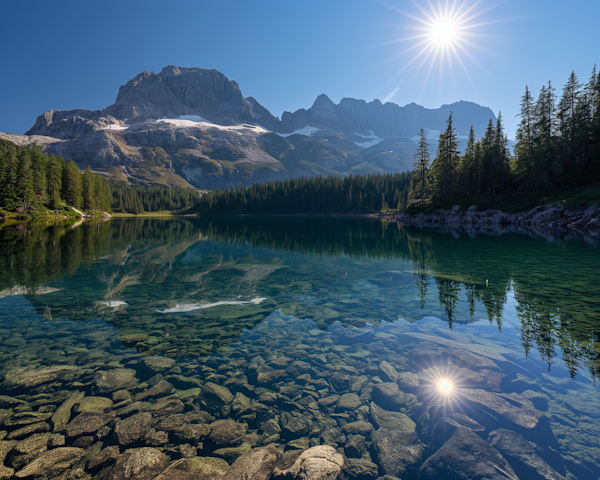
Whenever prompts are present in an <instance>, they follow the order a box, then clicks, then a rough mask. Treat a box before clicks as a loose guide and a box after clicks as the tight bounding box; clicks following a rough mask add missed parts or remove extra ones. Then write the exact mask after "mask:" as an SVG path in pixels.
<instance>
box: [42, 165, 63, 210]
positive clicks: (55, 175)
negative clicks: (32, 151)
mask: <svg viewBox="0 0 600 480" xmlns="http://www.w3.org/2000/svg"><path fill="white" fill-rule="evenodd" d="M61 183H62V165H61V162H60V160H59V159H58V158H57V157H56V155H50V156H49V157H48V163H47V165H46V195H47V197H48V207H49V208H51V209H52V210H58V209H60V203H61V198H60V190H61Z"/></svg>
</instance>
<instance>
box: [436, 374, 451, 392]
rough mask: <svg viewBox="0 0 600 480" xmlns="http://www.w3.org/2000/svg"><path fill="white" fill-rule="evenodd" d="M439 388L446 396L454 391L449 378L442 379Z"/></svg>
mask: <svg viewBox="0 0 600 480" xmlns="http://www.w3.org/2000/svg"><path fill="white" fill-rule="evenodd" d="M438 388H439V389H440V392H442V394H444V395H448V394H449V393H451V392H452V390H453V389H454V387H453V385H452V382H451V381H450V380H449V379H447V378H444V379H442V380H441V381H440V383H438Z"/></svg>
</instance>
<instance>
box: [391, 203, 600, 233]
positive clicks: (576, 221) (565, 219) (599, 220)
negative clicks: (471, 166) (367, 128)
mask: <svg viewBox="0 0 600 480" xmlns="http://www.w3.org/2000/svg"><path fill="white" fill-rule="evenodd" d="M397 220H398V221H399V222H400V223H402V224H404V225H407V226H419V227H422V226H447V227H468V226H471V225H486V226H487V225H489V226H491V227H493V228H494V227H495V228H496V230H497V231H498V232H503V231H514V230H515V227H525V228H527V227H533V228H540V227H541V228H569V229H584V228H585V229H586V230H587V231H590V232H599V231H600V205H598V204H596V205H592V206H590V207H570V208H569V207H557V206H554V205H543V206H540V207H535V208H533V209H531V210H529V211H527V212H519V213H507V212H503V211H502V210H496V209H490V210H479V209H478V208H477V207H475V206H472V207H470V208H468V209H467V210H463V209H461V207H460V206H459V205H455V206H454V207H452V209H451V210H438V211H436V212H433V213H430V214H427V215H425V214H423V213H419V214H416V215H409V214H403V215H401V216H399V217H398V219H397Z"/></svg>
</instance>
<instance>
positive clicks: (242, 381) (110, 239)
mask: <svg viewBox="0 0 600 480" xmlns="http://www.w3.org/2000/svg"><path fill="white" fill-rule="evenodd" d="M599 272H600V240H599V239H598V238H594V237H592V236H590V235H587V234H584V233H578V232H563V231H549V230H547V231H534V230H530V231H502V230H493V229H492V230H490V231H481V230H477V229H475V230H473V229H471V230H461V229H456V230H435V229H418V228H407V227H403V226H402V225H399V224H398V223H396V222H394V221H388V220H379V219H366V218H356V219H349V218H310V217H308V218H307V217H291V218H289V217H288V218H286V217H257V218H251V217H232V218H219V217H214V218H199V219H197V218H124V219H119V218H116V219H111V220H109V221H88V222H85V223H83V224H77V225H71V224H58V225H39V224H20V225H14V226H4V227H1V226H0V379H1V383H0V459H1V458H3V457H5V458H4V467H0V478H11V475H12V474H13V473H14V472H17V473H16V477H15V478H55V477H56V478H65V479H67V478H115V479H116V478H132V479H134V478H140V479H141V478H144V479H145V478H148V479H150V478H154V477H155V476H157V475H159V474H160V473H161V472H162V471H163V470H165V469H167V468H168V470H167V471H166V472H165V473H164V474H163V477H161V478H197V479H204V478H206V479H208V478H211V479H213V478H214V479H218V478H226V479H227V478H241V477H239V476H236V475H238V474H239V471H244V469H246V470H247V469H249V468H250V467H248V465H249V463H248V462H250V460H248V459H249V458H259V460H260V461H258V460H257V461H254V460H253V462H254V463H253V465H254V464H258V463H260V464H261V465H262V467H261V468H263V474H262V475H263V476H259V475H258V474H256V476H253V477H248V478H253V479H254V478H256V479H259V478H265V479H266V478H269V475H270V472H271V471H273V470H274V472H275V473H273V476H272V477H271V478H311V477H302V476H301V475H302V472H309V471H310V468H313V467H311V466H310V465H321V466H323V465H325V467H326V468H327V469H329V470H328V471H330V472H331V473H330V474H329V475H330V476H329V477H327V476H322V477H321V476H314V477H313V478H331V479H334V478H345V477H344V475H347V477H348V478H350V479H377V478H378V477H384V475H388V477H385V478H386V480H389V479H393V478H394V477H395V478H398V479H402V480H406V479H417V478H420V479H430V478H431V479H433V478H436V479H437V478H448V479H451V478H512V479H515V478H521V479H534V478H544V479H550V478H551V479H559V478H569V479H574V478H576V479H596V478H599V477H600V392H599V387H598V386H597V385H596V384H597V382H598V380H600V337H599V332H600V275H599ZM316 447H319V448H316ZM253 452H254V454H255V457H251V455H252V454H253ZM136 455H137V457H136ZM143 455H146V457H147V458H152V459H154V460H153V461H152V462H150V461H146V462H145V463H144V461H142V462H141V464H143V466H141V467H139V468H138V470H135V469H134V470H135V471H133V470H131V468H133V467H131V468H130V464H132V462H133V460H132V459H134V458H138V457H140V456H143ZM269 455H270V456H269ZM311 455H312V456H311ZM146 457H143V458H146ZM313 457H314V458H313ZM140 458H142V457H140ZM238 459H239V460H238ZM244 459H246V460H245V461H246V463H244V462H243V461H242V460H244ZM307 459H308V460H307ZM236 460H238V461H237V462H236ZM128 462H129V463H128ZM153 462H154V463H153ZM234 462H235V463H234ZM302 462H304V463H302ZM310 462H313V463H312V464H311V463H310ZM138 463H139V462H138ZM250 463H252V462H250ZM48 465H50V466H48ZM128 465H129V466H128ZM147 465H150V466H147ZM231 465H233V467H231ZM325 467H323V468H325ZM152 468H155V469H156V470H155V471H153V470H152ZM319 468H321V467H319ZM140 469H141V470H140ZM144 469H145V470H144ZM240 469H242V470H240ZM302 469H304V470H302ZM228 470H229V474H226V473H225V472H227V471H228ZM315 471H316V470H315ZM338 471H339V472H340V473H339V474H338V473H337V472H338ZM132 472H133V473H132ZM136 472H137V473H136ZM168 472H171V473H170V474H169V473H168ZM173 472H175V473H173ZM236 472H238V473H236ZM264 472H267V473H264ZM286 472H287V473H286ZM298 472H300V473H298ZM59 475H60V477H59ZM136 475H137V476H136ZM168 475H171V476H168ZM185 475H188V476H185ZM211 475H212V476H211ZM227 475H229V476H227ZM286 475H288V476H286ZM294 475H295V476H294ZM306 475H308V474H306ZM314 475H317V474H314Z"/></svg>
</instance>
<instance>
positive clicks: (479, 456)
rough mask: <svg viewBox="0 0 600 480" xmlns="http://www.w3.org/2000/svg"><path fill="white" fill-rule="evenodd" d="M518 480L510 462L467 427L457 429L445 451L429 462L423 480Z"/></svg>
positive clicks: (425, 465)
mask: <svg viewBox="0 0 600 480" xmlns="http://www.w3.org/2000/svg"><path fill="white" fill-rule="evenodd" d="M465 478H468V479H473V480H483V479H485V480H502V479H510V480H517V479H518V477H517V475H516V474H515V472H514V471H513V469H512V467H511V466H510V465H509V463H508V462H507V461H506V459H505V458H504V457H503V456H502V455H501V454H500V452H498V450H496V449H495V448H494V447H492V446H491V445H489V444H488V443H486V442H484V441H483V440H482V439H481V438H479V437H478V436H477V435H476V434H475V433H473V432H472V431H471V430H469V429H467V428H459V429H457V430H456V432H455V433H454V435H452V438H450V440H448V441H447V442H446V443H445V444H444V445H443V446H442V448H440V449H439V450H438V451H437V452H435V453H434V454H433V455H432V456H431V457H429V458H428V459H427V460H425V463H423V465H422V466H421V470H420V472H419V480H464V479H465Z"/></svg>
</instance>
